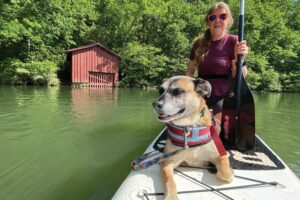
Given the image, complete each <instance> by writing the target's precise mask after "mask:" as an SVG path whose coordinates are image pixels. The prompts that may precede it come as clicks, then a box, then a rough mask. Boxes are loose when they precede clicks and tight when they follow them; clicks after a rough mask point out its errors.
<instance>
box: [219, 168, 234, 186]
mask: <svg viewBox="0 0 300 200" xmlns="http://www.w3.org/2000/svg"><path fill="white" fill-rule="evenodd" d="M233 176H234V175H233V171H232V169H231V168H227V169H223V170H222V171H221V170H220V171H218V172H217V177H218V178H219V179H221V180H222V181H225V182H228V183H231V182H232V181H233Z"/></svg>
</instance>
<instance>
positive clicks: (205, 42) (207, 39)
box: [196, 28, 211, 65]
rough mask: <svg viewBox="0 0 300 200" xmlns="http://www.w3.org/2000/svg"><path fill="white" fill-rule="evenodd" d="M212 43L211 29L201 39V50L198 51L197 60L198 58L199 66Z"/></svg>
mask: <svg viewBox="0 0 300 200" xmlns="http://www.w3.org/2000/svg"><path fill="white" fill-rule="evenodd" d="M210 42H211V33H210V30H209V28H208V29H206V30H205V32H204V36H203V38H202V39H201V43H200V45H199V48H198V49H196V58H197V60H196V61H197V64H198V65H199V64H200V62H201V61H202V60H203V55H204V54H206V52H207V51H208V48H209V46H210Z"/></svg>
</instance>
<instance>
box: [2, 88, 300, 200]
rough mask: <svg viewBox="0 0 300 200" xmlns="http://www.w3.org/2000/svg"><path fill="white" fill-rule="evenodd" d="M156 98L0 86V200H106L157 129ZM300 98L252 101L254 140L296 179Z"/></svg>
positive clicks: (134, 91) (147, 93)
mask: <svg viewBox="0 0 300 200" xmlns="http://www.w3.org/2000/svg"><path fill="white" fill-rule="evenodd" d="M156 96H157V94H156V91H142V90H138V89H114V90H112V89H72V88H70V87H61V88H48V89H47V88H37V87H35V88H33V87H3V86H2V87H0V123H1V125H0V199H1V200H2V199H5V200H19V199H21V200H35V199H36V200H40V199H43V200H44V199H45V200H48V199H49V200H50V199H55V200H56V199H59V200H60V199H61V200H69V199H70V200H74V199H111V197H112V196H113V194H114V192H115V191H116V189H117V188H118V186H119V185H120V184H121V182H122V181H123V180H124V178H125V177H126V175H127V174H128V173H129V171H130V162H131V161H132V160H133V159H134V158H135V157H136V156H138V155H140V154H141V153H142V152H143V151H144V150H145V148H146V147H147V145H148V144H149V143H150V141H152V139H153V138H154V137H155V136H156V135H157V133H158V132H159V131H160V130H161V128H162V127H163V125H162V124H160V123H159V122H157V120H156V118H155V115H154V112H153V109H152V107H151V103H152V101H153V100H154V98H155V97H156ZM299 100H300V94H255V101H256V111H257V113H256V123H257V132H258V133H259V135H260V136H261V137H262V138H263V139H264V140H265V141H266V142H267V143H268V144H269V145H270V146H271V147H272V148H273V149H274V150H275V151H276V152H277V153H278V154H279V155H280V156H281V158H282V159H283V160H284V161H285V162H286V163H287V164H288V165H289V166H290V167H291V168H292V169H293V171H294V172H295V173H296V174H297V175H298V176H300V156H299V154H300V150H299V148H298V144H299V143H300V139H299V137H298V134H299V133H300V126H299V125H298V124H297V122H299V119H300V115H299V114H300V109H299V104H300V103H299Z"/></svg>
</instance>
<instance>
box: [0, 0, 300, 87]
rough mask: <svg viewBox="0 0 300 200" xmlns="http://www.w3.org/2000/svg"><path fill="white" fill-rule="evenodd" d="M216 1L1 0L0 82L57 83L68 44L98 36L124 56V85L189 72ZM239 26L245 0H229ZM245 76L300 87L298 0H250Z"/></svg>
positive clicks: (255, 83)
mask: <svg viewBox="0 0 300 200" xmlns="http://www.w3.org/2000/svg"><path fill="white" fill-rule="evenodd" d="M214 2H215V1H204V0H197V1H181V0H169V1H163V0H134V1H124V0H101V1H100V0H77V1H72V0H51V1H50V0H44V1H42V0H21V1H5V2H4V1H1V2H0V83H2V84H45V85H49V84H50V85H51V84H54V85H56V84H59V82H58V80H57V78H56V73H57V71H61V70H63V69H65V68H66V49H68V48H71V47H77V46H80V45H84V44H89V43H94V42H100V43H101V44H103V45H104V46H107V47H108V48H110V49H112V50H113V51H115V52H116V53H118V54H120V55H121V56H122V60H121V63H120V66H119V67H120V77H121V85H123V86H126V87H149V86H151V87H152V86H156V85H158V84H159V83H160V81H161V80H162V79H164V78H166V77H169V76H172V75H180V74H184V71H185V68H186V65H187V62H188V58H189V53H190V49H191V46H192V43H193V41H194V39H195V38H196V37H198V36H199V35H202V34H203V31H204V30H205V28H206V27H205V24H204V21H203V17H204V15H205V13H206V11H207V8H208V7H209V6H210V5H211V4H212V3H214ZM226 2H228V4H229V6H230V8H231V10H232V12H233V17H234V25H233V27H232V28H231V30H230V32H231V33H233V34H237V32H238V17H239V0H228V1H226ZM245 9H246V10H245V22H246V24H245V36H244V37H245V39H246V40H247V42H248V44H249V46H250V53H249V55H248V57H247V67H248V69H249V73H248V77H247V81H248V83H249V85H250V87H251V89H254V90H264V91H290V92H298V91H299V88H300V85H299V80H300V79H299V71H300V4H299V1H295V0H269V1H258V0H248V1H246V7H245Z"/></svg>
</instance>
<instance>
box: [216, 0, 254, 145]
mask: <svg viewBox="0 0 300 200" xmlns="http://www.w3.org/2000/svg"><path fill="white" fill-rule="evenodd" d="M244 6H245V1H244V0H241V1H240V16H239V41H242V40H243V35H244ZM243 61H244V58H243V57H242V56H241V55H238V64H237V73H236V77H235V81H234V85H233V88H232V89H231V90H230V91H229V93H228V94H227V95H226V96H225V98H224V102H223V110H222V129H221V134H220V136H221V139H222V141H223V143H224V145H225V146H226V148H230V149H238V150H242V151H246V150H250V149H252V148H253V147H254V145H255V108H254V100H253V96H252V93H251V91H250V89H249V87H248V85H247V83H246V81H245V78H244V76H242V63H243Z"/></svg>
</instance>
